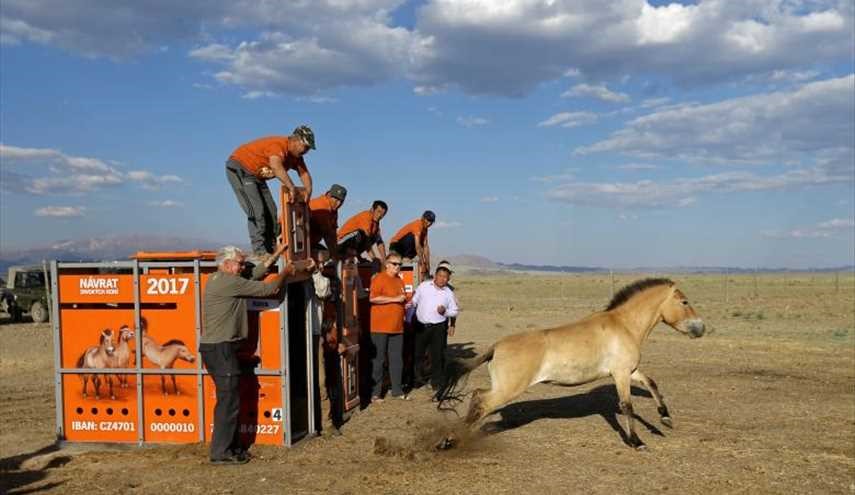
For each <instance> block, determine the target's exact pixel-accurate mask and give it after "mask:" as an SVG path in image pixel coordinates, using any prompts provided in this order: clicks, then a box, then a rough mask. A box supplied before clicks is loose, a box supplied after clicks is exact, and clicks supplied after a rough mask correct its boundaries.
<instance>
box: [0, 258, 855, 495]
mask: <svg viewBox="0 0 855 495" xmlns="http://www.w3.org/2000/svg"><path fill="white" fill-rule="evenodd" d="M659 275H662V274H659ZM665 275H667V274H665ZM616 277H617V280H616V283H615V284H616V286H617V288H620V286H622V285H623V284H625V283H628V282H630V281H632V280H634V279H635V278H638V277H640V275H631V274H621V275H619V276H616ZM673 278H674V279H675V280H676V281H678V283H679V284H680V287H681V289H683V291H684V292H685V293H686V294H687V295H688V296H689V298H690V300H692V301H693V304H694V306H695V308H696V310H697V311H698V312H699V313H700V314H701V315H702V316H703V317H704V319H705V320H706V322H707V325H708V327H711V328H712V330H713V331H712V333H711V334H709V335H707V336H705V337H704V338H702V339H697V340H689V339H687V338H685V337H683V336H680V335H678V334H677V333H676V332H674V331H673V330H671V329H670V328H668V327H665V326H660V327H658V328H657V329H655V330H654V332H653V334H652V336H651V338H650V340H649V341H648V343H647V345H646V347H645V349H644V353H643V360H642V369H644V370H645V371H646V372H647V373H648V374H649V375H650V376H651V377H653V378H655V379H656V381H657V382H658V383H659V386H660V388H661V390H662V392H663V393H664V395H665V398H666V401H667V403H668V405H669V408H670V409H671V412H672V415H673V418H674V422H675V428H674V429H673V430H671V429H668V428H666V427H664V426H663V425H661V424H660V423H659V421H658V415H657V413H656V407H655V405H654V404H653V401H652V399H650V398H649V396H648V395H647V394H646V392H644V391H643V390H642V389H641V388H638V389H634V392H635V397H634V405H635V411H636V414H637V415H638V416H639V418H640V419H641V424H638V425H637V428H638V433H639V436H641V437H642V439H643V440H644V441H645V442H647V444H648V446H649V449H648V451H646V452H636V451H634V450H632V449H630V448H629V447H627V446H626V445H625V444H624V443H623V441H622V440H621V437H620V435H619V434H618V432H617V431H616V430H615V429H614V427H613V425H614V417H615V414H616V413H617V399H616V395H615V392H614V388H613V386H612V385H611V383H609V382H607V381H602V382H596V383H593V384H590V385H587V386H583V387H577V388H558V387H552V386H547V385H537V386H535V387H532V388H531V389H530V390H529V391H528V392H526V393H525V394H524V395H523V396H522V397H520V398H519V399H518V400H517V401H516V402H514V403H512V404H511V405H509V406H507V407H505V408H504V409H503V410H501V411H500V413H498V414H496V415H494V416H493V417H492V418H491V421H490V422H489V425H488V426H489V428H490V430H491V433H487V434H484V435H482V436H481V437H479V438H478V439H477V440H475V441H472V442H470V443H468V444H466V445H464V446H463V447H462V448H459V449H456V450H452V451H447V452H435V451H433V450H432V449H431V448H430V443H431V441H432V440H433V439H435V437H436V435H437V434H439V432H441V431H444V430H446V429H448V428H450V427H452V424H453V421H454V417H453V415H451V416H443V415H441V414H440V413H438V412H437V411H436V409H435V408H434V407H433V405H432V404H431V403H430V401H429V400H428V398H427V396H426V395H424V394H420V393H418V392H417V393H416V394H415V395H416V397H415V400H414V401H412V402H400V401H386V402H384V403H382V404H379V405H375V406H372V407H369V408H368V409H365V410H364V411H361V412H360V413H358V414H356V415H355V416H354V417H353V418H352V419H351V420H350V421H349V422H348V423H347V424H346V425H345V427H344V433H345V435H344V436H343V437H338V438H326V437H323V438H319V439H314V440H311V441H308V442H304V443H303V444H302V445H301V446H299V447H297V448H295V449H290V450H287V449H277V448H266V447H257V448H254V453H255V455H256V458H255V459H254V460H253V462H251V463H250V464H247V465H245V466H240V467H231V466H227V467H212V466H209V465H207V464H206V462H205V460H206V455H205V453H206V451H205V447H204V446H200V445H190V446H157V447H154V448H144V449H141V448H135V447H134V448H124V449H114V450H108V451H104V450H94V451H93V450H87V449H67V450H60V451H53V450H52V449H51V448H50V447H49V446H50V444H51V443H52V441H53V431H54V405H53V397H54V393H53V356H52V348H53V345H52V342H51V336H50V329H49V327H47V326H35V325H32V324H18V325H11V324H4V325H2V326H0V342H2V346H0V457H2V461H0V467H2V470H3V471H2V480H0V492H8V493H32V492H36V491H38V492H46V493H63V494H89V493H165V492H169V493H181V494H191V493H200V494H201V493H203V494H215V493H235V494H237V493H241V494H267V493H306V494H309V493H311V494H315V493H360V494H361V493H372V494H375V493H376V494H385V493H391V494H410V493H413V494H439V493H466V494H501V493H513V494H516V495H519V494H521V493H538V494H550V493H562V494H563V493H603V494H614V493H657V492H669V493H679V494H685V493H705V494H706V493H822V494H826V493H841V494H850V495H851V494H855V279H853V276H852V275H851V274H848V275H841V276H840V277H839V278H838V279H835V275H834V274H822V275H802V274H799V275H792V274H787V275H761V276H759V277H757V279H756V282H755V278H754V277H753V276H751V275H740V276H730V277H729V278H728V280H727V282H725V279H724V277H722V276H721V275H674V276H673ZM453 282H454V283H455V285H456V288H457V292H458V295H459V299H460V301H461V304H462V306H463V308H464V311H463V313H462V315H461V317H460V320H459V323H458V335H457V336H455V337H454V338H453V339H451V342H450V344H451V345H452V350H453V351H454V352H455V353H457V354H458V355H461V354H462V355H465V354H467V353H471V351H473V350H474V351H476V352H477V351H480V350H482V349H484V348H486V347H487V346H488V345H490V344H491V343H492V342H493V341H495V340H496V339H497V338H499V337H501V336H503V335H507V334H510V333H514V332H518V331H521V330H525V329H531V328H543V327H548V326H551V325H557V324H561V323H564V322H568V321H571V320H573V319H576V318H579V317H581V316H584V315H586V314H588V313H589V312H591V311H594V310H599V309H601V308H603V307H604V306H605V305H606V303H607V302H608V299H609V297H610V293H611V288H612V283H611V280H610V278H609V276H608V275H607V274H606V275H604V276H603V275H581V276H579V275H542V274H500V275H489V274H483V273H474V272H470V273H458V274H457V275H456V276H455V280H454V281H453ZM725 286H726V289H725ZM487 382H488V379H487V374H486V369H484V368H481V369H479V370H477V371H476V372H475V373H474V374H473V376H472V377H471V379H470V381H469V385H470V386H486V385H487Z"/></svg>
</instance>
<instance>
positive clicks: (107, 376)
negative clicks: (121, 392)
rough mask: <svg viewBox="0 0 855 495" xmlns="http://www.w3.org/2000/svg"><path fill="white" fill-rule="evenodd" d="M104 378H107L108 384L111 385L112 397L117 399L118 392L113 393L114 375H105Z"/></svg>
mask: <svg viewBox="0 0 855 495" xmlns="http://www.w3.org/2000/svg"><path fill="white" fill-rule="evenodd" d="M104 378H105V379H106V380H107V386H108V387H110V398H111V399H113V400H116V394H114V393H113V377H111V376H110V375H104Z"/></svg>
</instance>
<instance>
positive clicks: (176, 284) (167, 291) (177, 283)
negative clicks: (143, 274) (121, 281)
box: [117, 277, 190, 296]
mask: <svg viewBox="0 0 855 495" xmlns="http://www.w3.org/2000/svg"><path fill="white" fill-rule="evenodd" d="M117 280H118V279H117ZM146 282H147V283H148V288H147V289H146V291H145V293H146V294H149V295H152V296H158V295H176V294H184V293H185V292H187V287H188V286H189V285H190V279H189V278H156V277H153V278H150V279H148V280H147V281H146Z"/></svg>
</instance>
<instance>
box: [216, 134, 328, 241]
mask: <svg viewBox="0 0 855 495" xmlns="http://www.w3.org/2000/svg"><path fill="white" fill-rule="evenodd" d="M310 149H315V134H314V132H312V130H311V129H310V128H309V127H308V126H305V125H302V126H300V127H298V128H296V129H294V133H293V134H291V135H290V136H267V137H263V138H260V139H256V140H255V141H250V142H248V143H245V144H242V145H241V146H239V147H238V148H237V149H236V150H234V152H233V153H232V154H231V156H230V157H229V159H228V161H227V162H226V178H228V180H229V184H230V185H231V186H232V189H233V190H234V192H235V196H237V199H238V202H239V203H240V206H241V208H242V209H243V211H244V213H246V217H247V226H248V229H249V240H250V242H251V243H252V250H253V252H254V253H255V254H256V255H270V254H271V253H272V252H273V248H274V246H275V245H276V237H277V236H279V234H280V232H279V222H278V219H277V215H276V202H275V201H274V200H273V195H272V194H271V193H270V188H268V187H267V181H268V180H270V179H272V178H274V177H276V178H278V179H279V180H280V181H282V184H283V185H284V186H285V188H286V189H287V190H288V201H289V202H291V201H294V200H295V199H297V189H296V187H295V186H294V183H293V182H292V181H291V178H290V177H288V170H296V171H297V174H298V175H299V176H300V180H301V181H302V182H303V187H304V188H305V189H306V197H305V198H304V199H305V201H308V200H309V198H311V197H312V176H311V174H309V169H308V168H307V167H306V162H304V161H303V155H305V154H306V153H308V152H309V150H310Z"/></svg>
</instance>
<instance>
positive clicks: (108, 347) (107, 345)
mask: <svg viewBox="0 0 855 495" xmlns="http://www.w3.org/2000/svg"><path fill="white" fill-rule="evenodd" d="M101 347H102V348H103V349H104V352H106V353H107V355H108V356H112V355H113V352H114V351H115V350H116V344H115V342H114V341H113V331H112V330H111V329H109V328H105V329H104V330H102V331H101Z"/></svg>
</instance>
